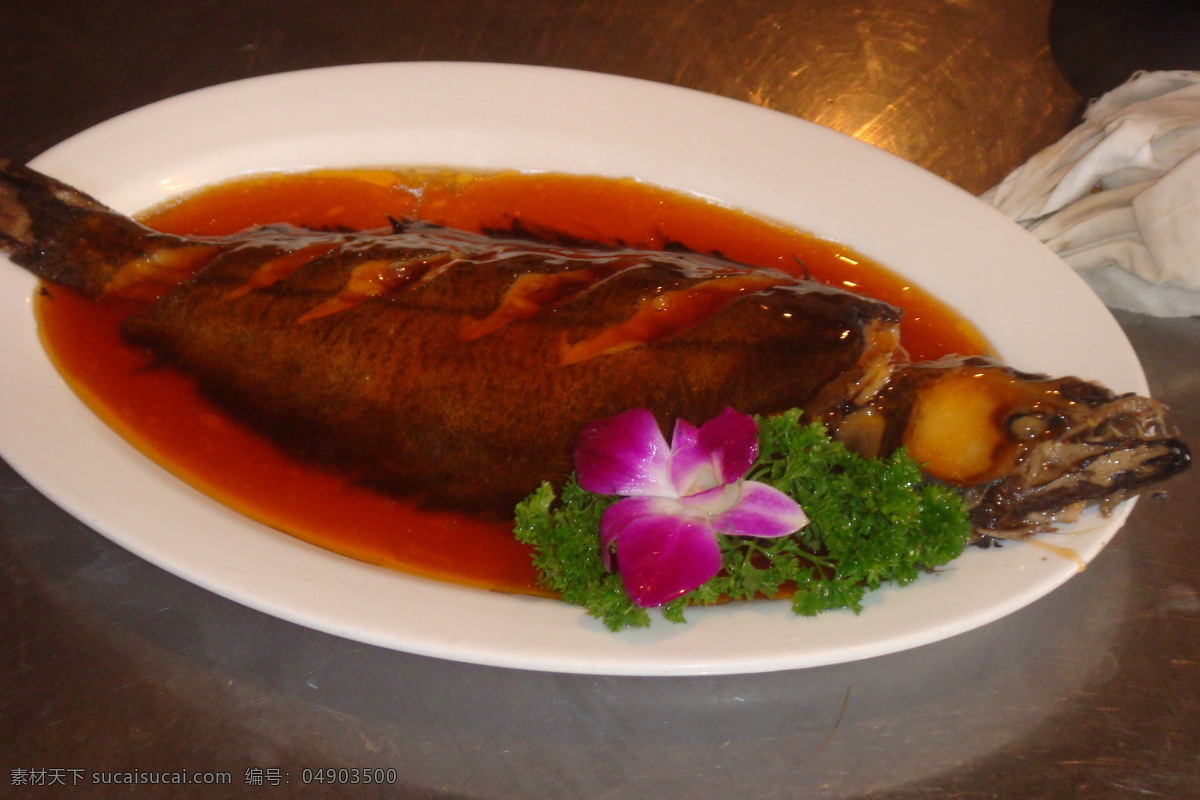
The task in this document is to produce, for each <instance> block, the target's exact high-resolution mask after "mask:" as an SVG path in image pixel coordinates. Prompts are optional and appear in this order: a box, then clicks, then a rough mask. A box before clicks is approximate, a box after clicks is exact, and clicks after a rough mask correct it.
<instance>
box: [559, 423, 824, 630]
mask: <svg viewBox="0 0 1200 800" xmlns="http://www.w3.org/2000/svg"><path fill="white" fill-rule="evenodd" d="M757 456H758V424H757V423H755V421H754V418H753V417H750V416H747V415H746V414H741V413H739V412H737V411H734V410H733V409H732V408H727V409H725V410H724V411H722V412H721V414H720V415H718V416H717V417H715V418H714V419H711V420H709V421H708V422H706V423H704V424H703V425H701V426H700V427H699V428H697V427H696V426H695V425H692V424H691V423H689V422H686V421H684V420H677V421H676V423H675V433H674V435H673V437H672V440H671V443H670V444H669V445H668V444H667V440H666V438H665V437H664V436H663V434H662V431H661V430H660V429H659V427H658V423H657V422H656V421H655V419H654V415H653V414H652V413H651V412H650V411H648V410H646V409H644V408H636V409H632V410H630V411H626V412H623V413H621V414H618V415H616V416H615V417H609V418H608V419H602V420H599V421H597V422H593V423H592V424H590V425H588V426H587V427H586V428H585V429H584V430H583V433H581V434H580V437H579V441H578V443H577V444H576V445H575V473H576V477H577V479H578V481H579V485H580V486H581V487H583V488H584V489H586V490H588V491H589V492H595V493H596V494H615V495H622V496H623V499H622V500H619V501H618V502H616V503H615V504H613V505H612V506H610V507H609V508H608V509H606V510H605V512H604V515H603V516H602V517H601V520H600V545H601V549H602V553H603V557H604V564H605V566H606V567H608V569H610V570H611V569H612V568H613V552H614V550H615V552H616V558H617V560H618V562H619V569H620V572H621V579H622V581H623V583H624V584H625V590H626V592H627V593H628V594H629V597H630V599H631V600H633V602H634V603H636V604H638V605H639V606H647V607H649V606H658V605H662V604H663V603H667V602H669V601H671V600H674V599H675V598H677V597H681V596H683V595H685V594H687V593H688V592H690V591H691V590H693V589H695V588H696V587H698V586H700V585H702V584H704V583H707V582H708V581H709V580H710V579H712V578H713V577H714V576H715V575H716V574H717V573H718V572H720V571H721V548H720V545H719V543H718V541H717V534H722V535H725V536H754V537H771V538H773V537H778V536H787V535H788V534H791V533H794V532H796V531H798V530H800V529H801V528H803V527H804V526H805V525H806V524H808V517H807V516H806V515H805V513H804V510H803V509H801V508H800V505H799V504H798V503H796V501H795V500H792V499H791V498H790V497H788V496H787V495H786V494H784V493H783V492H781V491H779V490H778V489H775V488H773V487H771V486H767V485H766V484H764V483H760V482H758V481H748V480H745V475H746V473H747V472H748V471H749V470H750V467H751V466H753V464H754V459H755V458H756V457H757Z"/></svg>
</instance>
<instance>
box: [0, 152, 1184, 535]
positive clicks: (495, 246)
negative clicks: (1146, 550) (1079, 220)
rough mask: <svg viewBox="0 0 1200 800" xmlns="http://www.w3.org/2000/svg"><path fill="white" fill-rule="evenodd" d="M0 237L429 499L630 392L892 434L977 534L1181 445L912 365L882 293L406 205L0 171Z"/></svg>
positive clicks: (1159, 462)
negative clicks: (261, 203)
mask: <svg viewBox="0 0 1200 800" xmlns="http://www.w3.org/2000/svg"><path fill="white" fill-rule="evenodd" d="M0 246H2V247H3V248H4V249H5V250H7V251H8V252H9V254H10V257H11V259H12V260H13V261H14V262H16V263H18V264H20V265H22V266H24V267H26V268H28V269H29V270H31V271H32V272H34V273H35V274H37V275H38V276H40V277H41V278H43V279H45V280H47V281H50V282H53V283H57V284H61V285H64V286H68V287H71V288H73V289H76V290H78V291H80V292H82V293H84V294H86V295H88V296H91V297H97V298H102V297H105V296H110V295H117V296H127V297H128V296H132V297H141V298H145V299H146V306H145V309H144V310H143V311H140V312H139V313H135V314H134V315H133V316H131V317H130V318H129V319H128V320H127V321H126V322H125V323H124V327H123V329H122V332H123V334H124V336H126V337H127V338H128V340H130V341H131V342H133V343H136V344H138V345H142V346H145V347H147V348H150V349H151V350H152V351H153V352H154V353H156V354H157V355H158V356H159V357H160V358H161V359H162V360H163V361H165V362H169V363H171V364H174V365H177V366H179V367H180V368H182V369H184V370H186V371H187V372H189V373H190V374H192V375H193V376H195V378H196V379H197V380H198V383H199V385H200V387H201V389H202V391H204V392H205V393H206V394H207V395H208V396H210V397H211V398H212V399H213V400H215V401H216V402H218V403H219V404H221V405H223V406H224V407H226V408H228V409H229V410H230V411H232V412H233V413H234V414H236V415H238V416H240V417H241V418H242V419H245V420H247V421H249V422H250V423H252V424H254V425H255V426H257V427H258V428H260V429H261V430H262V431H263V432H265V433H266V434H267V435H269V436H270V437H272V438H273V439H274V440H276V441H277V442H279V443H280V444H281V445H282V446H284V447H286V448H287V449H289V450H290V451H292V452H294V453H296V454H297V455H299V456H301V457H304V458H309V459H313V460H316V461H319V462H321V463H325V464H329V465H333V466H335V467H337V468H339V469H341V470H343V471H345V472H346V473H347V474H349V475H350V476H352V477H353V478H355V479H357V480H361V481H363V482H366V483H369V484H372V485H375V486H377V487H381V488H383V489H386V490H388V491H392V492H398V493H405V494H410V493H413V494H420V495H421V496H423V497H425V498H426V500H427V501H428V502H429V503H432V504H437V505H447V506H453V507H458V508H464V509H473V510H478V511H481V512H497V513H500V514H504V515H507V514H508V513H509V512H510V511H511V508H512V505H513V504H514V503H515V502H516V501H517V500H519V499H520V498H521V497H523V496H524V495H525V494H527V493H528V492H529V491H531V490H532V489H534V488H536V487H537V486H538V485H539V484H540V483H541V482H542V481H547V480H548V481H551V482H558V481H561V480H562V479H563V477H564V476H565V475H566V474H567V473H568V472H569V471H570V468H571V461H570V452H571V448H572V445H573V444H574V442H575V440H576V437H577V436H578V434H579V431H580V429H581V428H582V427H583V426H584V425H585V424H586V423H588V422H590V421H592V420H596V419H599V418H602V417H606V416H612V415H614V414H616V413H619V412H620V411H623V410H625V409H628V408H633V407H646V408H650V409H651V410H653V411H654V412H655V414H656V415H658V416H659V418H660V422H661V423H663V424H664V425H665V424H668V423H669V422H670V421H672V420H673V419H674V418H685V419H692V420H704V419H708V418H710V417H713V416H715V415H716V414H717V413H719V412H720V411H721V409H723V408H725V407H726V406H732V407H734V408H737V409H738V410H740V411H743V412H746V413H772V412H778V411H782V410H785V409H789V408H793V407H800V408H804V409H805V410H806V412H807V413H808V415H809V416H810V417H812V418H817V419H822V420H824V421H825V422H826V423H827V424H828V425H829V426H830V428H831V430H832V431H833V432H834V433H835V435H837V436H839V437H840V438H842V439H843V440H844V441H847V442H848V443H850V444H852V445H853V446H855V447H856V448H858V449H860V450H862V451H864V452H867V453H870V454H875V453H883V452H888V451H890V450H893V449H895V448H896V447H899V446H902V445H903V446H907V447H909V449H910V450H911V451H913V452H914V455H917V457H918V458H920V459H921V460H922V461H927V462H929V472H930V474H931V475H932V476H933V477H935V478H939V479H942V480H946V481H949V482H952V483H955V484H957V485H960V486H962V487H964V489H965V490H966V491H967V492H968V497H969V498H971V499H972V502H973V503H974V509H975V510H974V511H973V513H974V514H975V521H976V523H977V525H979V526H980V527H981V528H985V529H988V530H990V531H992V532H994V533H997V534H1000V533H1003V532H1005V531H1010V532H1017V533H1018V534H1023V533H1026V532H1028V531H1030V530H1034V529H1036V528H1038V527H1040V526H1044V525H1045V524H1047V523H1049V522H1052V521H1055V520H1060V519H1065V518H1068V517H1069V516H1070V515H1071V514H1073V513H1076V512H1077V510H1078V508H1079V506H1080V505H1081V504H1084V503H1088V502H1093V501H1100V502H1103V503H1106V504H1111V503H1115V502H1116V501H1118V500H1120V499H1122V498H1124V497H1127V496H1129V495H1131V494H1134V493H1136V492H1138V491H1140V490H1141V489H1143V488H1144V487H1145V486H1147V485H1149V484H1151V483H1153V482H1155V481H1159V480H1162V479H1164V478H1166V477H1168V476H1169V475H1171V474H1174V473H1175V472H1178V471H1179V470H1181V469H1183V468H1184V467H1185V466H1186V465H1187V463H1188V460H1189V455H1188V451H1187V448H1186V447H1185V446H1184V445H1183V443H1182V442H1181V441H1180V440H1179V439H1178V438H1176V437H1175V434H1174V431H1173V430H1171V429H1170V428H1169V426H1168V425H1167V423H1166V422H1165V420H1164V415H1163V409H1162V407H1161V406H1160V405H1159V404H1157V403H1156V402H1155V401H1153V400H1150V399H1148V398H1133V399H1131V398H1117V397H1115V396H1114V395H1113V394H1112V393H1111V392H1109V391H1108V390H1106V389H1103V388H1102V387H1099V386H1096V385H1095V384H1091V383H1087V382H1084V381H1080V380H1077V379H1074V378H1065V379H1058V380H1056V381H1052V380H1049V379H1045V378H1041V377H1037V376H1029V375H1024V374H1021V373H1017V372H1015V371H1013V370H1010V369H1008V368H1007V367H1003V366H1002V365H998V364H995V363H992V362H986V363H985V362H983V361H980V360H970V361H960V362H954V363H949V362H945V363H942V362H938V363H933V364H915V365H914V364H908V363H907V362H906V357H905V355H904V351H903V349H902V348H901V346H900V339H899V331H898V324H899V320H900V311H899V310H898V309H896V308H894V307H892V306H890V305H887V304H884V303H881V302H878V301H875V300H871V299H869V298H864V297H861V296H858V295H854V294H850V293H847V292H844V291H841V290H837V289H833V288H830V287H826V286H823V285H820V284H816V283H813V282H810V281H805V280H801V279H798V278H795V277H793V276H790V275H787V274H784V273H781V272H775V271H771V270H764V269H757V268H749V267H745V266H742V265H739V264H735V263H731V262H729V261H726V260H723V259H720V258H716V257H709V256H703V255H698V254H694V253H680V252H664V251H647V250H631V249H614V248H602V247H592V246H585V245H582V244H579V243H575V242H567V243H563V242H558V243H556V242H546V241H535V240H531V239H529V238H527V237H522V236H515V235H511V234H508V235H501V236H483V235H477V234H471V233H466V232H462V231H456V230H450V229H445V228H438V227H435V226H430V225H426V224H423V223H417V222H406V223H400V222H397V223H396V224H395V225H394V226H393V227H392V228H391V229H389V230H384V231H374V232H367V233H359V232H354V233H346V232H324V231H311V230H303V229H299V228H294V227H290V226H267V227H263V228H260V229H256V230H253V231H249V232H246V233H242V234H238V235H233V236H225V237H182V236H174V235H168V234H162V233H157V232H154V231H151V230H149V229H147V228H145V227H143V226H141V225H139V224H138V223H136V222H134V221H132V220H130V219H129V218H127V217H124V216H122V215H120V214H117V213H116V212H114V211H112V210H110V209H107V208H106V207H104V206H103V205H102V204H100V203H99V202H97V201H96V200H94V199H92V198H90V197H88V196H86V195H84V194H82V193H80V192H78V191H76V190H74V189H72V188H71V187H68V186H65V185H63V184H61V183H59V182H57V181H55V180H53V179H51V178H49V177H47V176H44V175H41V174H39V173H36V172H34V171H32V170H30V169H28V168H25V167H20V166H16V165H11V164H3V165H0ZM976 372H978V373H980V374H987V375H991V376H993V378H991V379H988V380H984V379H978V378H969V377H964V376H967V375H968V373H969V374H974V373H976ZM981 409H982V410H981ZM964 453H968V454H970V455H968V456H964V455H963V454H964ZM1051 464H1052V465H1053V466H1050V465H1051Z"/></svg>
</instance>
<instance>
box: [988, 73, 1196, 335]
mask: <svg viewBox="0 0 1200 800" xmlns="http://www.w3.org/2000/svg"><path fill="white" fill-rule="evenodd" d="M983 198H984V199H985V200H987V201H988V202H989V203H991V204H992V205H994V206H995V207H996V208H998V209H1000V210H1001V211H1002V212H1004V213H1005V214H1007V215H1008V216H1010V217H1012V218H1013V219H1015V220H1016V221H1017V222H1019V223H1020V224H1021V225H1023V226H1025V227H1026V228H1028V229H1029V231H1030V232H1032V233H1033V234H1034V235H1036V236H1037V237H1038V238H1040V239H1041V240H1042V241H1044V242H1045V243H1046V244H1047V245H1048V246H1049V247H1050V249H1052V250H1054V252H1056V253H1058V254H1059V255H1060V256H1062V258H1063V259H1065V260H1066V262H1067V263H1068V264H1070V265H1071V266H1072V267H1073V268H1074V269H1076V270H1078V271H1079V273H1080V274H1081V275H1082V276H1083V278H1084V280H1086V281H1087V282H1088V284H1089V285H1090V286H1091V287H1092V288H1093V289H1094V290H1095V291H1096V293H1097V294H1099V295H1100V297H1101V298H1102V299H1103V300H1104V302H1105V303H1106V304H1108V305H1109V306H1112V307H1114V308H1122V309H1128V310H1131V311H1139V312H1142V313H1147V314H1154V315H1156V316H1164V317H1170V316H1189V315H1193V314H1200V72H1186V71H1169V72H1148V73H1140V74H1137V75H1135V76H1133V78H1131V79H1130V80H1129V81H1128V82H1127V83H1125V84H1123V85H1121V86H1119V87H1117V88H1116V89H1113V90H1112V91H1111V92H1108V93H1107V94H1105V95H1104V96H1103V97H1101V98H1100V99H1099V100H1096V101H1095V102H1094V103H1092V104H1091V106H1090V107H1089V108H1088V110H1087V112H1086V114H1085V115H1084V120H1083V122H1082V123H1081V124H1080V125H1079V127H1077V128H1075V129H1074V130H1073V131H1071V132H1070V133H1068V134H1067V135H1066V136H1064V137H1063V138H1062V139H1061V140H1059V141H1058V142H1057V143H1055V144H1053V145H1051V146H1050V147H1047V148H1046V149H1045V150H1042V151H1041V152H1040V153H1038V154H1037V155H1035V156H1034V157H1033V158H1031V159H1030V160H1029V161H1028V162H1026V163H1025V164H1024V165H1023V166H1021V167H1018V168H1017V169H1016V170H1014V171H1013V172H1012V173H1011V174H1009V175H1008V176H1007V177H1006V178H1005V179H1004V180H1003V181H1001V182H1000V184H999V185H997V186H996V187H994V188H992V189H990V190H989V191H987V192H985V193H984V194H983Z"/></svg>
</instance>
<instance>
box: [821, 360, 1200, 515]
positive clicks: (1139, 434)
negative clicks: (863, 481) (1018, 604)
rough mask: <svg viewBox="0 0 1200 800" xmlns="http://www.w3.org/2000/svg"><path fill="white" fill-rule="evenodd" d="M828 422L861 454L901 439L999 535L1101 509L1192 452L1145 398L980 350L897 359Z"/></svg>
mask: <svg viewBox="0 0 1200 800" xmlns="http://www.w3.org/2000/svg"><path fill="white" fill-rule="evenodd" d="M836 427H837V433H838V434H839V436H840V438H843V439H844V440H846V441H848V443H850V444H851V446H853V447H855V449H858V450H860V451H866V452H868V453H869V454H881V453H885V452H890V451H891V450H894V449H896V448H898V447H904V448H905V449H906V451H907V452H908V454H909V455H910V456H912V457H913V458H914V459H915V460H916V461H918V462H919V463H921V464H922V465H923V467H924V469H925V472H926V474H927V475H929V476H930V477H932V478H934V479H936V480H939V481H942V482H944V483H947V484H951V485H953V486H956V487H958V488H960V489H961V490H962V491H963V494H964V496H965V498H966V500H967V503H968V505H969V507H970V513H971V518H972V521H973V522H974V524H975V525H976V527H977V528H978V529H980V530H981V531H982V532H984V533H986V534H988V535H991V536H997V537H1004V538H1020V537H1023V536H1026V535H1029V534H1030V533H1034V532H1038V531H1044V530H1049V529H1051V528H1053V527H1054V525H1056V524H1059V523H1067V522H1071V521H1073V520H1075V519H1077V518H1078V516H1079V514H1080V513H1081V512H1082V510H1083V509H1084V508H1085V507H1087V506H1088V505H1091V504H1099V506H1100V509H1101V511H1102V512H1104V513H1109V512H1111V510H1112V509H1113V508H1114V507H1115V506H1116V505H1117V504H1118V503H1119V502H1121V501H1122V500H1124V499H1126V498H1128V497H1131V496H1133V495H1136V494H1138V493H1139V492H1141V491H1142V490H1143V489H1145V488H1146V487H1148V486H1150V485H1151V484H1154V483H1157V482H1159V481H1162V480H1165V479H1166V478H1169V477H1171V476H1172V475H1174V474H1176V473H1178V472H1180V471H1181V470H1183V469H1184V468H1186V467H1187V466H1188V464H1189V462H1190V459H1191V456H1190V453H1189V451H1188V447H1187V445H1186V444H1185V443H1184V442H1183V441H1182V439H1180V438H1179V436H1178V432H1177V431H1176V430H1175V429H1174V428H1172V427H1171V426H1170V425H1169V424H1168V423H1167V421H1166V408H1165V406H1164V405H1163V404H1162V403H1160V402H1158V401H1156V400H1154V399H1152V398H1149V397H1142V396H1138V395H1134V394H1122V395H1118V394H1115V393H1113V392H1112V391H1110V390H1108V389H1106V388H1105V387H1103V386H1101V385H1099V384H1097V383H1093V382H1091V381H1086V380H1082V379H1080V378H1075V377H1065V378H1049V377H1046V376H1044V375H1035V374H1030V373H1025V372H1020V371H1017V370H1014V369H1012V368H1010V367H1007V366H1004V365H1002V364H1000V363H998V362H995V361H993V360H991V359H986V358H981V357H972V358H956V359H948V360H942V361H935V362H929V363H923V364H913V365H907V366H904V367H901V368H899V369H897V370H896V371H895V373H894V374H893V375H892V376H891V378H890V380H889V382H888V385H887V386H886V387H884V389H882V390H881V391H880V392H879V393H878V394H877V395H876V396H875V397H873V398H872V399H871V400H870V401H869V403H868V404H866V405H865V406H863V407H861V408H858V409H855V410H853V411H851V412H850V413H849V414H847V415H846V416H845V418H843V419H841V420H837V421H836ZM872 450H873V451H874V453H871V451H872Z"/></svg>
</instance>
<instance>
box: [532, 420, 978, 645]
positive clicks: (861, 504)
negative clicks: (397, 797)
mask: <svg viewBox="0 0 1200 800" xmlns="http://www.w3.org/2000/svg"><path fill="white" fill-rule="evenodd" d="M756 420H757V422H758V426H759V456H758V460H757V461H756V462H755V464H754V466H753V467H752V468H751V470H750V472H749V474H748V475H747V476H746V477H747V478H748V479H751V480H757V481H762V482H763V483H767V484H769V485H771V486H774V487H775V488H777V489H780V490H781V491H783V492H785V493H787V494H789V495H791V496H792V497H793V498H794V499H795V500H797V501H798V502H799V503H800V504H801V506H803V508H804V510H805V513H807V514H808V517H809V519H810V523H809V524H808V526H806V527H805V528H804V529H802V530H801V531H799V532H798V533H795V534H793V535H791V536H784V537H780V538H778V539H754V538H745V537H733V536H720V537H718V538H719V541H720V545H721V557H722V570H721V572H720V573H719V574H718V575H717V576H716V577H714V578H713V579H712V580H710V581H709V582H708V583H706V584H704V585H703V586H701V587H699V588H698V589H695V590H694V591H692V592H690V593H688V594H687V595H684V596H683V597H682V598H679V599H678V600H675V601H673V602H671V603H669V604H667V605H665V606H663V607H662V614H663V616H664V617H665V618H666V619H668V620H671V621H673V622H683V621H685V617H684V610H685V609H686V608H687V607H688V606H692V605H709V604H713V603H720V602H726V601H729V600H748V599H753V598H762V597H777V596H781V595H786V596H790V597H791V604H792V608H793V610H794V611H795V612H796V613H797V614H802V615H806V616H812V615H816V614H818V613H820V612H822V611H827V610H830V609H836V608H848V609H851V610H853V611H855V612H856V613H857V612H858V611H861V609H862V600H863V598H864V596H865V595H866V594H867V593H868V592H870V591H873V590H875V589H878V588H879V587H880V586H883V585H885V584H888V583H892V584H898V585H903V584H906V583H910V582H912V581H914V580H916V578H917V577H919V576H920V574H921V573H922V572H923V571H928V570H931V569H934V568H936V567H938V566H941V565H943V564H945V563H947V562H949V561H951V560H953V559H954V558H956V557H957V556H958V555H959V554H960V553H962V550H963V547H964V546H965V545H966V543H967V542H968V541H969V540H970V538H971V536H972V530H971V524H970V522H969V520H968V518H967V512H966V508H965V505H964V503H963V500H962V498H961V497H960V496H959V495H958V493H957V492H955V491H953V490H952V489H950V488H948V487H945V486H941V485H938V484H932V483H929V482H927V481H925V480H924V479H923V477H922V475H921V469H920V465H919V464H917V463H916V462H915V461H913V460H912V459H911V458H909V457H908V456H907V455H906V454H905V453H904V451H902V450H901V451H897V452H896V453H893V454H892V455H891V456H889V457H887V458H864V457H862V456H859V455H857V454H856V453H854V452H852V451H850V450H848V449H847V448H846V447H845V445H843V444H842V443H840V442H837V441H834V440H833V439H831V438H830V437H829V436H828V434H827V432H826V430H825V428H824V427H823V426H821V425H819V424H816V423H812V424H803V423H801V421H800V412H799V411H795V410H793V411H790V412H787V413H784V414H779V415H774V416H759V417H757V418H756ZM617 499H618V498H615V497H607V496H602V495H595V494H592V493H590V492H587V491H585V490H583V489H581V488H580V487H579V485H578V483H576V481H575V478H574V476H573V475H572V476H570V477H568V479H567V481H566V483H565V484H564V486H563V488H562V493H561V497H556V496H555V492H554V490H553V489H552V488H551V487H550V486H549V485H548V484H546V485H543V486H542V487H541V488H539V489H538V490H537V491H536V492H534V493H533V494H531V495H530V496H529V497H527V498H526V499H525V500H523V501H522V502H521V503H520V504H518V506H517V508H516V514H515V527H514V533H515V535H516V537H517V539H518V540H519V541H521V542H524V543H525V544H527V545H529V546H530V547H531V548H532V550H533V553H534V555H533V563H534V567H535V568H536V569H537V571H538V575H539V580H540V581H541V583H542V585H543V586H545V587H546V588H548V589H550V590H551V591H553V592H556V593H557V594H558V595H559V596H561V597H562V599H563V600H564V601H565V602H567V603H571V604H573V605H577V606H581V607H582V608H584V609H585V610H586V611H587V613H588V614H590V615H592V616H594V617H596V618H598V619H600V620H602V621H603V622H604V624H605V625H606V626H608V628H610V629H611V630H614V631H617V630H621V629H622V628H627V627H645V626H647V625H649V624H650V620H651V618H650V614H649V613H648V611H647V610H646V609H644V608H641V607H639V606H637V605H635V604H634V603H633V602H632V601H630V599H629V598H628V596H627V595H626V594H625V590H624V587H623V586H622V583H621V577H620V575H619V574H616V573H610V572H608V571H607V570H606V569H605V567H604V563H603V561H602V559H601V555H600V549H599V535H598V531H599V526H600V515H601V514H603V512H604V509H605V508H607V507H608V506H610V505H611V504H612V503H614V502H615V501H616V500H617ZM618 558H619V554H618Z"/></svg>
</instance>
